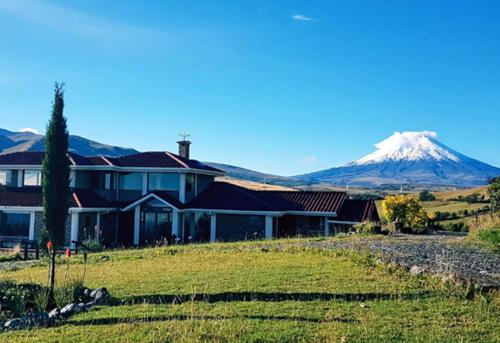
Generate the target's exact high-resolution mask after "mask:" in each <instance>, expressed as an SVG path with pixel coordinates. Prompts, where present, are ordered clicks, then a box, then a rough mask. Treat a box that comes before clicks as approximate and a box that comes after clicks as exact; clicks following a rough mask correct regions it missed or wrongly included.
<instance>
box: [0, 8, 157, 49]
mask: <svg viewBox="0 0 500 343" xmlns="http://www.w3.org/2000/svg"><path fill="white" fill-rule="evenodd" d="M0 12H4V13H7V14H10V15H11V16H14V17H17V18H20V19H23V20H26V21H29V22H32V23H35V24H39V25H44V26H49V27H52V28H54V29H56V30H63V31H67V32H73V33H78V34H83V35H85V36H90V37H93V38H96V39H108V40H110V39H112V40H114V39H117V38H120V37H126V38H127V39H130V38H136V39H144V38H148V37H149V38H150V37H152V36H156V34H157V32H155V31H152V30H148V29H144V28H141V27H137V26H133V25H127V24H122V23H117V22H114V21H110V20H106V19H103V18H99V17H96V16H93V15H90V14H86V13H83V12H80V11H77V10H74V9H71V8H68V7H65V6H61V5H56V4H52V3H49V2H46V1H42V0H0Z"/></svg>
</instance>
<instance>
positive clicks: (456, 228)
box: [442, 222, 469, 232]
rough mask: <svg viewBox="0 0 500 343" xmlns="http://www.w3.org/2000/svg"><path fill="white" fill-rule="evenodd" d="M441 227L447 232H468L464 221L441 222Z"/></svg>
mask: <svg viewBox="0 0 500 343" xmlns="http://www.w3.org/2000/svg"><path fill="white" fill-rule="evenodd" d="M442 226H443V229H444V230H446V231H449V232H469V227H468V226H467V224H465V223H464V222H458V223H446V224H443V225H442Z"/></svg>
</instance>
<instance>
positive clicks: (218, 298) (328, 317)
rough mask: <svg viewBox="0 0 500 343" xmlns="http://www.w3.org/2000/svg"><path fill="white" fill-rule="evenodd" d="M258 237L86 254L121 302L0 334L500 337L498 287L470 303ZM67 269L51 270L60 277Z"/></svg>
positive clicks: (76, 338)
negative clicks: (276, 246)
mask: <svg viewBox="0 0 500 343" xmlns="http://www.w3.org/2000/svg"><path fill="white" fill-rule="evenodd" d="M282 243H283V241H281V242H280V241H277V242H273V243H271V244H282ZM258 244H259V243H238V244H212V245H201V246H196V245H193V246H187V247H172V248H155V249H142V250H124V251H115V252H106V253H101V254H91V255H90V257H89V260H90V264H89V265H88V266H87V270H86V280H85V282H86V283H87V285H88V286H90V287H100V286H106V287H108V288H109V290H110V292H111V294H112V295H113V296H115V297H116V298H117V300H118V301H119V305H117V306H110V307H102V308H95V309H93V310H92V311H90V312H88V313H82V314H77V315H75V316H74V317H72V318H71V319H70V320H68V321H67V322H66V323H65V324H64V325H62V326H59V327H55V328H46V329H38V330H31V331H17V332H4V333H0V341H2V342H66V341H67V342H165V341H166V342H170V341H181V342H206V341H213V342H237V341H241V342H401V341H411V342H416V341H419V342H457V341H461V342H475V341H478V338H480V340H481V341H484V342H495V341H496V342H498V341H499V340H500V335H499V331H498V318H499V316H500V309H499V306H500V300H499V298H498V294H496V293H493V294H490V295H486V296H478V297H476V298H475V299H472V300H470V299H467V298H466V297H465V291H463V290H460V289H455V288H450V287H445V286H443V284H442V283H441V282H440V281H438V280H435V279H432V278H429V277H413V276H410V275H409V274H408V273H406V272H402V271H397V270H396V271H394V270H393V271H390V270H389V269H387V268H385V267H383V266H377V265H376V264H374V263H373V262H372V260H371V259H369V258H367V257H366V256H363V255H361V254H359V253H354V252H346V251H342V250H337V251H324V250H314V249H308V248H295V249H294V248H290V249H288V250H285V251H278V250H275V249H273V248H272V246H270V247H269V248H267V249H261V248H260V247H259V245H258ZM103 255H107V256H109V260H102V259H101V256H103ZM72 261H73V262H74V263H73V264H72V265H71V266H70V278H71V277H76V276H81V275H82V273H83V269H84V267H83V265H82V263H81V259H80V257H73V258H72ZM64 270H65V267H64V266H61V267H59V273H58V282H61V280H63V279H64V278H65V272H64ZM0 278H2V279H13V280H16V281H18V282H38V283H45V282H46V280H47V268H46V267H35V268H29V269H23V270H18V271H14V272H0ZM176 299H178V300H176ZM179 300H181V301H179Z"/></svg>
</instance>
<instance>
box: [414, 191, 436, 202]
mask: <svg viewBox="0 0 500 343" xmlns="http://www.w3.org/2000/svg"><path fill="white" fill-rule="evenodd" d="M418 200H419V201H434V200H436V196H435V195H434V194H432V193H431V192H429V191H422V192H420V193H419V194H418Z"/></svg>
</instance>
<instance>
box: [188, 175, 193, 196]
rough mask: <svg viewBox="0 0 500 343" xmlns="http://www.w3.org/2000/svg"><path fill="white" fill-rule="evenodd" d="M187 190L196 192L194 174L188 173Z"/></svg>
mask: <svg viewBox="0 0 500 343" xmlns="http://www.w3.org/2000/svg"><path fill="white" fill-rule="evenodd" d="M186 192H194V174H186Z"/></svg>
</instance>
